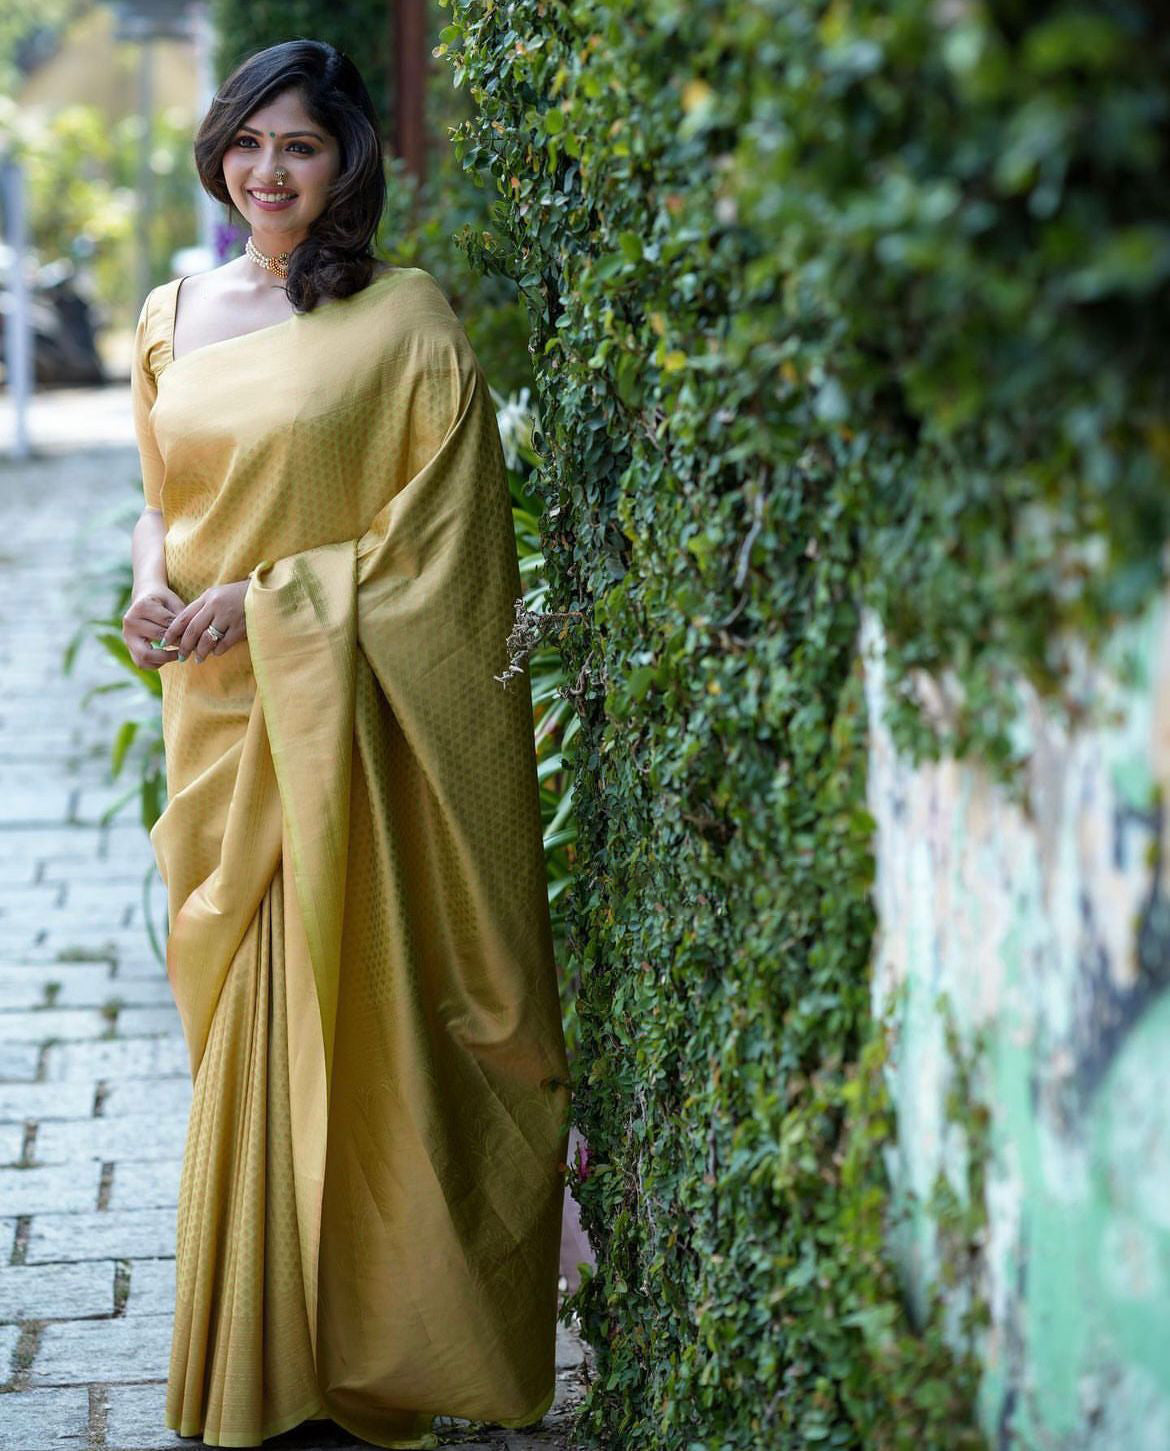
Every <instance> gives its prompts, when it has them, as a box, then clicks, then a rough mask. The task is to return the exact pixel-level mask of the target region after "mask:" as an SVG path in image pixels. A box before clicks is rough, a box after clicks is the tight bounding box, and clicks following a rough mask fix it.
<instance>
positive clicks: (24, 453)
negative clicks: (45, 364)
mask: <svg viewBox="0 0 1170 1451" xmlns="http://www.w3.org/2000/svg"><path fill="white" fill-rule="evenodd" d="M3 180H4V217H5V224H6V225H5V230H6V231H7V233H8V247H9V252H8V256H9V259H10V261H9V269H8V303H9V306H8V314H7V316H6V317H5V319H4V367H5V369H6V374H7V379H8V396H9V398H10V399H11V400H12V422H13V436H12V455H13V457H14V458H20V459H23V458H28V456H29V439H28V402H29V398H30V396H31V394H32V360H33V359H32V318H31V316H30V312H29V297H28V279H27V277H26V276H25V248H26V246H27V240H26V237H25V221H24V168H23V167H22V166H21V164H20V162H19V161H12V160H5V162H4V163H3Z"/></svg>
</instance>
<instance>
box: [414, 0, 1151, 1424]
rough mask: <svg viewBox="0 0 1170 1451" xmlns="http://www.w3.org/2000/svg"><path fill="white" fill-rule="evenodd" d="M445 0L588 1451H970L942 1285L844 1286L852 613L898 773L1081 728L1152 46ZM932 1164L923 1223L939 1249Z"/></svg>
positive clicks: (859, 899) (967, 1348)
mask: <svg viewBox="0 0 1170 1451" xmlns="http://www.w3.org/2000/svg"><path fill="white" fill-rule="evenodd" d="M449 8H450V12H451V24H450V26H449V27H447V29H446V30H444V32H443V36H442V50H443V53H444V54H445V56H446V57H447V58H448V60H449V61H450V63H451V65H452V75H453V79H454V80H455V82H456V83H457V84H458V85H460V86H465V87H467V88H468V89H469V90H470V92H471V95H472V97H473V99H474V101H475V103H476V109H475V113H474V115H473V117H472V118H471V119H470V120H469V121H468V122H467V123H465V124H464V125H462V126H461V127H460V128H459V133H458V138H457V141H456V146H457V150H458V151H459V152H460V154H461V157H462V160H463V164H464V165H465V166H466V167H467V168H468V169H469V171H470V172H472V173H473V174H475V175H477V176H479V177H481V178H482V179H483V180H484V182H485V183H486V184H487V186H488V187H489V188H490V189H491V190H492V191H493V192H494V193H495V195H496V197H497V201H496V204H495V206H494V208H493V213H492V216H491V218H490V220H489V222H488V224H487V226H485V227H478V228H474V229H469V230H468V231H466V233H465V234H464V236H463V238H462V242H463V245H464V247H465V249H466V251H467V254H468V256H469V257H470V258H471V259H472V260H473V261H474V262H475V263H476V264H477V265H478V266H479V267H480V268H481V269H483V270H484V271H485V272H487V273H495V274H503V275H506V276H509V277H511V278H513V279H514V280H515V281H516V283H517V285H518V286H519V288H520V290H521V293H522V295H523V297H524V299H525V302H526V305H527V307H528V311H529V318H530V321H531V326H532V343H531V349H532V353H533V357H534V360H535V366H536V371H537V383H538V388H539V393H540V401H541V410H542V422H543V438H542V440H541V447H542V451H543V454H544V465H543V468H542V471H541V474H540V480H539V481H540V486H541V488H542V493H543V498H544V502H545V509H544V515H543V518H542V530H543V534H544V541H545V551H546V555H547V560H548V569H549V573H550V578H551V581H552V588H551V591H550V595H549V607H550V609H554V610H559V611H568V610H580V611H582V612H583V614H584V616H585V619H584V621H583V623H582V625H581V627H580V628H575V629H570V630H565V631H564V632H563V638H562V639H561V647H562V650H563V652H564V654H565V658H566V662H567V665H568V667H569V669H568V676H569V679H570V681H572V682H573V684H572V686H571V691H572V695H571V698H572V699H573V700H574V701H575V703H576V706H577V709H578V713H579V716H580V720H581V730H580V732H579V734H578V736H577V739H576V741H575V743H574V747H575V752H576V755H575V769H576V788H575V789H576V812H577V818H578V826H579V840H580V850H581V865H580V867H579V872H578V878H577V881H576V883H575V885H574V887H573V889H572V891H571V893H570V902H569V907H568V911H569V915H570V922H571V935H570V945H571V947H572V950H573V953H574V955H575V958H576V966H577V968H579V970H580V973H581V984H582V986H581V996H580V1000H579V1004H578V1011H579V1017H580V1032H581V1043H582V1052H581V1058H580V1060H579V1062H578V1066H577V1084H576V1091H575V1105H576V1113H577V1117H578V1122H579V1124H580V1126H581V1128H582V1130H583V1132H584V1134H585V1135H586V1137H587V1138H588V1140H589V1143H590V1146H591V1154H590V1158H589V1161H588V1164H587V1165H585V1166H584V1172H583V1173H577V1174H576V1175H575V1189H576V1192H577V1194H578V1197H579V1198H580V1199H581V1201H582V1209H583V1220H584V1222H585V1223H586V1225H587V1227H588V1229H589V1231H590V1233H591V1235H592V1237H593V1239H594V1242H595V1244H596V1245H597V1246H598V1249H599V1266H598V1269H597V1273H596V1275H594V1276H593V1277H591V1278H589V1279H587V1280H586V1282H585V1283H584V1284H583V1286H582V1289H581V1291H580V1292H579V1295H578V1297H577V1300H578V1304H579V1308H580V1310H581V1313H582V1317H583V1321H584V1324H585V1328H586V1332H587V1334H588V1335H589V1338H590V1339H591V1340H592V1341H593V1343H594V1345H595V1346H596V1347H597V1350H598V1365H599V1377H598V1380H597V1382H596V1383H595V1385H594V1387H593V1391H592V1394H591V1396H590V1400H589V1403H588V1406H587V1410H586V1419H587V1421H588V1422H589V1424H591V1426H592V1427H593V1429H594V1430H596V1431H597V1432H598V1433H599V1435H600V1438H601V1440H602V1442H603V1444H606V1445H612V1446H621V1447H622V1448H623V1451H627V1448H628V1451H634V1448H640V1447H646V1448H649V1447H655V1448H675V1447H678V1448H686V1451H691V1448H699V1447H713V1448H715V1447H717V1448H731V1447H753V1448H755V1447H759V1446H769V1447H771V1446H776V1447H782V1446H783V1447H789V1446H791V1447H804V1446H805V1445H807V1444H826V1445H833V1446H842V1447H861V1446H864V1447H865V1448H867V1451H880V1448H884V1447H902V1446H907V1447H908V1446H918V1447H932V1448H934V1447H937V1448H943V1447H946V1448H948V1451H955V1448H961V1447H963V1446H975V1445H978V1444H980V1441H981V1437H980V1433H979V1432H978V1431H977V1430H976V1429H974V1407H973V1398H974V1393H975V1387H976V1383H977V1380H978V1376H979V1360H978V1352H979V1349H980V1342H979V1330H980V1325H981V1323H982V1320H983V1318H984V1316H983V1307H982V1306H981V1304H980V1301H979V1297H978V1295H970V1296H968V1301H969V1313H968V1314H967V1315H966V1316H964V1317H961V1318H960V1319H959V1321H958V1322H956V1320H955V1318H954V1317H953V1316H948V1315H946V1314H945V1313H944V1311H943V1307H942V1306H941V1305H939V1304H937V1303H936V1304H929V1303H928V1304H925V1305H923V1304H917V1305H915V1306H914V1308H913V1312H911V1311H909V1310H908V1309H907V1308H906V1307H905V1305H904V1303H903V1295H902V1291H901V1288H900V1286H899V1284H898V1282H897V1278H896V1276H895V1275H894V1273H893V1271H892V1269H891V1265H890V1260H889V1258H888V1256H887V1248H886V1247H887V1242H888V1237H889V1232H890V1230H891V1227H892V1226H891V1222H890V1221H891V1213H892V1211H891V1198H890V1194H889V1186H888V1184H887V1182H886V1178H885V1170H884V1160H883V1156H882V1154H881V1152H880V1150H881V1149H883V1148H888V1147H889V1146H890V1145H891V1144H892V1142H893V1140H894V1135H895V1134H896V1126H895V1124H894V1122H893V1119H892V1113H891V1105H890V1104H889V1103H888V1101H887V1100H886V1098H885V1094H884V1088H883V1085H884V1082H885V1079H884V1075H883V1071H882V1065H883V1059H884V1056H885V1035H884V1033H883V1030H882V1028H881V1026H880V1025H879V1024H876V1023H875V1022H874V1020H873V1018H872V1016H871V1012H870V999H869V993H870V968H869V964H870V954H871V937H872V932H873V927H874V914H873V907H872V904H871V891H870V889H871V881H872V871H873V860H872V858H873V851H872V839H871V833H872V828H873V820H872V818H871V816H870V814H869V812H868V810H867V801H866V752H867V719H866V709H865V700H864V695H863V691H862V676H863V670H862V665H861V660H860V657H859V652H858V628H859V621H860V618H861V614H862V610H863V607H864V606H865V605H866V604H867V603H868V604H869V605H870V606H872V607H873V609H874V610H875V611H876V612H877V613H878V615H879V616H880V618H881V619H882V621H883V623H884V629H885V638H886V664H887V671H888V677H887V683H888V690H887V697H886V715H885V721H884V727H885V728H886V729H888V730H889V731H890V732H891V737H892V739H893V741H894V742H895V743H896V745H897V746H898V747H899V748H901V749H902V750H905V751H909V752H913V753H915V754H916V755H918V756H922V755H930V754H934V753H938V752H940V751H947V752H954V753H959V754H973V755H976V756H978V757H980V758H981V759H983V760H985V761H986V762H988V763H990V765H991V766H992V767H994V768H995V769H996V770H997V771H1000V772H1002V773H1003V774H1005V775H1009V776H1010V774H1011V771H1012V768H1013V766H1014V765H1015V764H1017V762H1018V759H1019V757H1020V747H1019V746H1018V744H1017V741H1018V737H1017V736H1016V735H1015V734H1013V729H1012V719H1013V704H1014V694H1015V690H1016V683H1017V681H1018V678H1019V673H1020V672H1021V671H1023V672H1024V673H1025V674H1026V676H1027V677H1028V678H1029V679H1030V680H1031V681H1032V682H1033V683H1034V684H1035V686H1036V687H1037V688H1038V689H1039V690H1041V691H1042V692H1045V693H1047V694H1049V695H1051V696H1053V697H1054V700H1055V703H1056V706H1057V708H1058V709H1061V710H1063V711H1065V712H1066V714H1067V715H1068V716H1069V717H1070V718H1072V719H1073V720H1076V719H1079V718H1080V716H1081V715H1083V714H1084V713H1085V712H1086V710H1088V709H1090V705H1089V703H1087V702H1085V701H1084V700H1082V699H1079V698H1078V697H1077V695H1076V692H1075V690H1074V691H1070V690H1068V689H1064V687H1065V686H1066V684H1067V680H1068V670H1069V661H1070V659H1071V657H1072V655H1073V654H1075V648H1074V647H1073V646H1070V645H1068V644H1067V643H1063V642H1067V640H1068V639H1070V638H1073V637H1077V636H1079V637H1080V638H1086V637H1087V638H1089V639H1091V640H1093V639H1099V638H1101V637H1102V636H1103V635H1104V634H1105V633H1106V632H1107V631H1108V630H1109V629H1110V628H1111V627H1112V624H1113V622H1114V621H1115V620H1116V618H1117V617H1118V616H1119V615H1123V614H1126V613H1129V612H1132V611H1135V610H1137V609H1138V608H1139V607H1140V606H1141V605H1142V604H1143V603H1145V602H1146V601H1147V600H1148V599H1149V598H1150V597H1151V596H1152V595H1153V594H1154V593H1155V592H1156V591H1157V589H1158V588H1159V586H1160V585H1161V583H1162V582H1163V576H1164V561H1163V554H1162V548H1163V542H1164V541H1165V539H1166V538H1167V534H1168V532H1170V489H1168V488H1167V477H1166V475H1167V463H1168V460H1170V432H1168V431H1167V421H1166V420H1167V410H1166V404H1167V401H1168V400H1167V378H1166V368H1165V364H1164V361H1163V357H1164V342H1163V339H1164V337H1165V335H1166V323H1167V321H1168V316H1167V314H1168V311H1170V308H1168V292H1167V285H1166V284H1167V278H1168V276H1170V226H1168V214H1170V206H1168V205H1167V203H1168V200H1170V197H1168V190H1170V180H1168V178H1170V170H1168V169H1167V166H1166V159H1167V158H1166V141H1167V114H1168V93H1167V84H1166V80H1165V77H1166V75H1167V73H1168V72H1167V61H1168V60H1170V36H1168V33H1167V22H1166V20H1165V19H1164V18H1163V16H1162V12H1161V10H1160V9H1158V8H1156V7H1155V6H1154V4H1153V3H1152V0H1148V3H1136V4H1111V5H1106V4H1100V3H1097V4H1080V5H1077V6H1075V7H1073V6H1071V5H1058V4H1044V3H1040V4H1036V3H1028V4H1024V3H1017V4H1009V3H996V4H979V3H975V0H952V3H947V4H927V3H925V0H893V3H889V0H884V3H881V4H878V3H876V0H875V3H866V0H859V3H849V0H835V3H831V4H814V3H807V0H785V3H780V0H741V3H738V4H736V5H734V6H729V5H727V4H726V3H724V0H719V3H716V0H691V3H689V4H688V5H687V6H685V7H684V6H679V5H677V4H674V3H669V0H642V3H640V4H638V5H634V4H632V3H619V0H609V3H602V0H566V3H563V4H559V5H554V4H552V3H548V0H513V3H507V4H505V3H498V0H474V3H473V0H450V6H449ZM1066 626H1067V627H1068V628H1069V630H1070V631H1071V632H1072V634H1071V636H1070V635H1069V634H1066V633H1065V632H1064V630H1063V628H1062V627H1066ZM956 1113H957V1116H958V1117H959V1118H960V1119H961V1120H962V1127H963V1130H964V1132H965V1133H966V1135H967V1137H968V1139H969V1141H970V1144H971V1146H972V1148H973V1149H977V1148H978V1147H979V1144H980V1142H981V1139H982V1135H983V1133H984V1130H985V1127H986V1125H985V1124H984V1122H983V1121H982V1120H981V1118H980V1116H979V1114H978V1113H977V1112H975V1110H974V1107H973V1105H971V1104H970V1102H966V1103H964V1102H959V1103H958V1105H957V1108H956ZM968 1157H969V1169H968V1183H967V1184H966V1186H965V1189H966V1192H965V1193H960V1194H955V1193H952V1194H950V1195H946V1194H940V1195H938V1196H935V1200H934V1206H933V1209H932V1213H934V1214H935V1215H936V1217H937V1219H938V1221H939V1224H938V1229H939V1231H940V1233H942V1234H944V1235H945V1238H946V1242H947V1243H948V1244H949V1245H950V1246H951V1247H952V1249H953V1251H954V1256H953V1258H954V1260H955V1262H957V1263H960V1264H965V1263H968V1262H972V1263H973V1262H974V1261H976V1260H977V1258H978V1250H979V1247H980V1242H981V1241H980V1236H981V1232H982V1231H981V1218H980V1205H981V1197H982V1190H981V1183H982V1181H981V1177H980V1174H981V1168H980V1155H979V1153H974V1152H973V1153H972V1154H970V1155H969V1156H968ZM944 1329H945V1335H944Z"/></svg>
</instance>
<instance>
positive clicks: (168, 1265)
mask: <svg viewBox="0 0 1170 1451" xmlns="http://www.w3.org/2000/svg"><path fill="white" fill-rule="evenodd" d="M174 1312H175V1262H174V1260H173V1259H157V1260H131V1261H130V1295H129V1297H128V1299H127V1300H126V1309H125V1314H127V1315H173V1314H174Z"/></svg>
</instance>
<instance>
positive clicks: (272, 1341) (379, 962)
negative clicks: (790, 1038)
mask: <svg viewBox="0 0 1170 1451" xmlns="http://www.w3.org/2000/svg"><path fill="white" fill-rule="evenodd" d="M373 115H374V113H373V108H372V106H371V105H370V103H369V97H368V96H367V94H366V91H365V87H364V85H363V84H362V81H361V79H360V77H359V76H358V73H357V72H356V70H355V69H354V68H353V66H352V65H351V64H350V63H349V62H348V61H347V60H346V59H345V58H344V57H343V56H341V55H339V54H338V52H336V51H334V50H332V48H331V47H328V46H325V45H321V44H318V43H317V42H314V41H292V42H288V43H287V44H285V45H281V46H276V47H273V48H272V49H271V50H268V51H263V52H261V53H260V54H259V55H257V56H254V57H252V58H251V59H250V60H249V61H246V62H245V63H244V65H243V66H242V67H241V68H240V69H239V70H238V71H237V72H236V73H235V74H234V75H233V76H231V77H229V79H228V80H227V81H226V82H225V84H224V87H223V88H222V89H221V91H220V93H219V95H218V96H217V97H216V100H215V102H214V103H213V105H212V108H211V111H210V112H209V114H208V118H207V119H206V120H205V122H204V124H203V125H202V126H201V128H200V131H199V135H198V137H197V139H196V154H197V157H198V159H199V167H200V173H201V175H202V177H203V180H204V184H205V185H206V186H207V188H208V190H209V191H211V192H212V193H213V195H216V196H220V197H221V199H223V198H227V199H230V201H231V202H232V204H233V205H235V206H236V207H237V208H238V210H239V211H240V212H241V213H242V215H243V216H244V217H245V218H246V219H247V221H248V222H249V224H250V226H251V229H252V238H251V240H252V242H253V251H251V252H250V253H249V254H248V255H247V256H245V257H242V258H239V259H236V260H235V261H232V262H230V263H227V264H226V265H225V266H223V267H221V268H218V269H216V270H215V271H214V272H209V273H206V274H202V275H199V276H192V277H185V278H177V279H174V280H172V281H171V282H167V283H164V284H163V285H162V286H160V287H157V288H155V289H154V290H153V291H152V292H151V293H150V295H149V296H148V297H147V299H146V301H145V303H144V305H143V308H142V312H141V315H140V317H139V321H138V331H137V336H136V340H135V352H134V369H133V373H132V394H133V402H134V418H135V425H136V428H137V433H138V443H139V449H140V454H141V460H142V477H143V486H144V492H145V503H146V508H145V509H144V511H143V515H142V518H141V519H140V521H139V523H138V525H137V526H136V529H135V537H134V545H133V548H134V563H135V589H134V600H133V603H132V604H131V607H130V609H129V610H128V612H127V614H126V617H125V620H124V622H123V623H124V633H125V637H126V641H127V645H128V647H129V648H130V650H131V653H132V655H133V657H134V659H135V661H136V662H137V663H138V664H139V665H141V666H143V667H144V668H160V667H161V669H162V677H161V679H162V692H163V734H164V740H165V745H166V765H167V797H168V800H167V807H166V810H165V811H164V813H163V815H162V817H161V818H160V819H159V821H158V823H157V825H156V826H155V828H154V831H153V833H152V842H153V845H154V848H155V853H156V856H157V858H158V863H159V869H160V872H161V874H162V877H163V880H164V881H165V882H166V885H167V892H168V903H169V936H168V942H167V970H168V976H169V978H170V982H171V986H172V989H173V991H174V994H175V999H176V1002H177V1003H178V1006H179V1010H180V1013H181V1016H182V1020H183V1027H184V1032H185V1034H186V1039H187V1046H188V1050H189V1054H190V1062H191V1073H192V1077H193V1080H194V1093H193V1098H192V1108H191V1119H190V1123H189V1126H188V1133H187V1143H186V1153H185V1157H184V1161H183V1170H182V1177H181V1181H180V1190H179V1209H178V1218H177V1226H176V1227H177V1244H176V1306H175V1319H174V1329H173V1338H172V1344H171V1360H170V1374H169V1381H168V1388H167V1400H166V1422H167V1425H168V1426H170V1427H171V1429H172V1430H175V1431H177V1432H178V1433H179V1434H180V1435H182V1436H197V1435H199V1436H202V1438H203V1441H204V1443H205V1444H207V1445H212V1446H254V1445H259V1444H260V1442H261V1440H262V1439H263V1438H265V1437H268V1436H273V1435H276V1434H278V1433H279V1432H281V1431H283V1430H286V1429H288V1428H289V1427H292V1426H295V1425H296V1424H298V1423H299V1422H300V1421H303V1420H308V1419H317V1418H329V1417H331V1418H332V1419H333V1420H335V1421H337V1422H339V1423H340V1424H341V1425H343V1426H344V1427H346V1428H347V1429H348V1430H349V1431H351V1432H352V1433H354V1434H356V1435H360V1436H362V1437H364V1438H365V1439H366V1440H367V1441H371V1442H373V1443H374V1444H375V1445H379V1446H386V1447H396V1446H402V1447H407V1446H411V1447H421V1446H433V1445H436V1444H437V1438H436V1436H435V1434H434V1431H433V1426H432V1423H433V1418H434V1417H435V1416H436V1415H448V1416H457V1417H464V1418H467V1419H474V1420H486V1421H495V1422H497V1423H499V1424H502V1425H505V1426H524V1425H529V1424H531V1423H532V1422H534V1421H536V1420H538V1419H539V1418H540V1417H541V1416H542V1415H543V1413H544V1411H545V1410H547V1409H548V1407H549V1406H550V1404H551V1402H552V1398H553V1391H554V1346H555V1332H556V1313H557V1270H558V1250H559V1237H560V1227H561V1209H562V1204H563V1198H564V1175H565V1173H566V1171H567V1165H566V1163H565V1157H566V1149H567V1140H568V1107H569V1083H568V1065H567V1061H566V1056H565V1043H564V1034H563V1028H562V1023H561V1016H560V1001H559V995H558V990H557V983H556V975H555V967H554V963H553V958H552V937H551V929H550V922H549V910H548V897H547V888H546V881H545V865H544V849H543V842H542V838H541V822H540V804H539V795H538V786H537V776H536V755H535V744H534V740H533V733H532V708H531V699H530V697H529V693H528V692H527V691H526V690H525V691H517V690H504V689H502V688H501V687H500V685H499V684H497V682H496V680H495V679H494V676H495V675H497V674H498V673H499V671H500V670H501V668H502V667H503V666H504V665H505V664H506V659H507V644H506V642H507V637H508V633H509V631H510V629H511V625H512V622H513V618H514V609H513V607H514V602H515V601H516V599H517V598H518V597H519V596H520V594H521V588H520V576H519V565H518V560H517V555H516V547H515V536H514V532H513V526H512V515H511V507H510V496H509V491H508V486H507V481H506V475H505V471H504V461H503V453H502V449H501V445H500V436H499V431H498V428H497V424H496V418H495V411H494V408H493V406H492V402H491V395H490V392H489V390H488V386H487V383H486V381H485V379H484V376H483V373H482V371H481V369H480V367H479V364H478V361H477V360H476V358H475V356H474V354H473V352H472V350H471V346H470V344H469V343H468V341H467V338H466V335H465V333H464V331H463V329H462V327H461V326H460V324H459V322H458V320H457V319H456V317H455V315H454V313H453V312H452V310H451V308H450V307H449V305H448V303H447V301H446V299H445V298H444V296H443V294H442V293H441V291H440V290H439V288H438V286H437V284H436V283H435V281H434V279H433V278H431V277H430V276H429V274H428V273H426V272H423V271H421V270H420V269H417V268H403V267H388V266H386V265H385V264H382V263H379V261H378V259H377V258H375V257H374V255H373V253H372V252H371V251H370V249H369V241H370V237H371V236H372V234H373V231H374V228H375V226H376V224H377V221H378V218H379V213H380V205H381V198H382V196H383V186H384V183H383V180H382V170H381V160H380V158H381V150H380V142H379V138H378V135H377V130H376V124H375V122H374V119H373ZM309 133H312V134H309ZM284 252H287V253H288V254H289V256H288V262H287V267H286V268H285V269H284V270H285V271H287V277H284V271H282V270H281V267H280V265H279V259H280V257H281V255H282V254H283V253H284ZM274 274H275V276H274ZM282 279H283V280H284V282H285V284H286V285H285V286H284V287H282V286H281V285H280V281H281V280H282ZM180 292H181V294H182V299H183V306H182V308H181V309H180V308H179V306H178V304H179V297H180ZM169 646H178V658H177V659H175V658H174V657H173V656H172V655H170V654H168V653H167V647H169Z"/></svg>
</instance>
